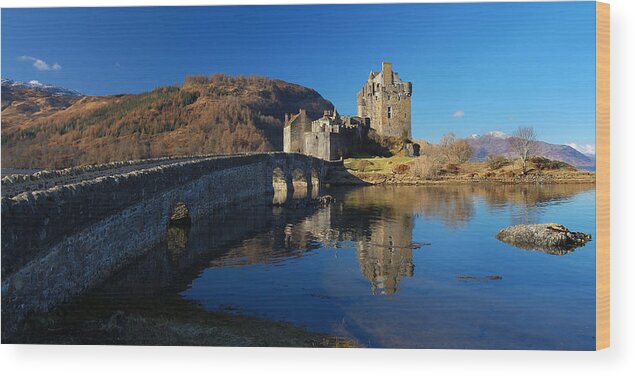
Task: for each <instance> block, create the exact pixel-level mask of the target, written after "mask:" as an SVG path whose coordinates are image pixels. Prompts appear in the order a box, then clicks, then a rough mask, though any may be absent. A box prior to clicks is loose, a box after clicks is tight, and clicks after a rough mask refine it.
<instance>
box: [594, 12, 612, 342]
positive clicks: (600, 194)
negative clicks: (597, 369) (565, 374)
mask: <svg viewBox="0 0 635 376" xmlns="http://www.w3.org/2000/svg"><path fill="white" fill-rule="evenodd" d="M595 15H596V18H595V48H596V49H595V57H596V59H595V62H596V66H595V116H596V118H595V121H596V124H595V132H596V133H595V142H596V159H597V160H596V201H595V210H596V213H595V215H596V238H597V239H596V261H595V262H596V266H595V336H596V337H595V338H596V340H595V348H596V350H600V349H604V348H607V347H609V346H610V337H611V330H610V312H611V310H610V306H611V299H610V179H611V174H610V130H609V129H610V128H609V124H610V77H611V76H610V7H609V4H605V3H599V2H596V8H595Z"/></svg>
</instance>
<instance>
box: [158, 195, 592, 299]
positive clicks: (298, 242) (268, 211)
mask: <svg viewBox="0 0 635 376" xmlns="http://www.w3.org/2000/svg"><path fill="white" fill-rule="evenodd" d="M588 189H593V186H592V185H591V186H583V185H552V186H520V187H519V186H497V187H487V186H447V187H446V186H439V187H412V189H407V190H403V189H399V188H397V187H360V188H354V189H351V188H347V189H331V190H329V192H328V193H330V194H332V195H333V196H334V197H335V202H334V203H332V204H331V205H329V206H326V207H319V208H318V207H315V206H313V205H310V204H306V200H304V201H303V199H304V198H306V197H305V196H303V190H302V187H296V189H295V191H294V194H293V199H292V200H289V202H287V203H286V205H276V206H273V207H272V206H271V205H266V204H264V203H263V204H262V205H254V204H253V203H251V205H250V206H249V207H244V208H241V207H237V208H233V209H232V210H231V211H229V212H227V213H224V214H222V218H216V219H215V220H214V221H212V220H211V219H210V223H208V224H205V223H203V224H199V225H196V226H194V227H193V228H170V230H169V232H168V241H167V251H168V253H169V254H170V257H169V258H170V259H171V260H172V263H175V264H183V265H189V266H188V267H187V268H186V269H189V270H191V266H192V265H191V264H192V263H193V264H198V267H197V268H196V269H199V268H205V269H206V268H216V267H225V266H232V265H248V264H256V263H264V264H275V263H277V262H282V261H286V260H288V259H289V258H293V257H302V256H304V255H306V254H307V253H310V252H313V251H314V250H316V249H318V248H326V249H329V248H330V249H335V250H337V249H344V248H345V249H350V248H354V249H355V252H356V254H357V261H358V263H359V267H360V271H361V274H362V275H363V276H364V277H365V278H366V279H368V281H369V283H370V289H371V291H372V293H373V294H394V293H396V292H397V291H398V288H399V284H400V281H401V280H402V279H404V278H408V277H412V276H413V275H414V273H415V265H414V263H413V252H425V248H426V245H425V244H416V243H413V235H412V234H413V230H414V223H415V218H416V217H417V216H422V217H434V218H436V219H441V221H442V223H443V224H444V225H445V226H447V227H451V228H461V227H462V226H465V225H466V224H467V223H468V222H469V221H470V219H471V218H472V216H473V215H474V212H475V205H476V203H477V202H481V203H482V204H483V205H485V206H486V207H487V208H488V209H489V210H496V209H497V208H500V207H503V206H507V207H511V209H512V210H511V211H506V213H509V215H511V216H512V218H511V221H512V222H516V223H521V222H531V221H532V218H535V217H537V216H538V215H539V214H540V210H541V206H542V205H541V203H546V202H551V201H557V200H566V199H567V198H568V197H571V196H573V195H575V194H576V193H579V192H581V191H584V190H588ZM313 191H314V192H316V190H315V189H314V190H313ZM304 195H306V191H304ZM284 198H285V193H284V192H282V193H281V192H276V198H275V200H276V202H277V203H278V204H279V203H281V202H283V201H285V199H284ZM219 219H220V220H219ZM212 222H214V223H212ZM193 233H196V234H194V236H192V235H193ZM188 238H193V239H198V241H197V244H189V243H188ZM201 239H202V240H201ZM186 260H189V262H188V261H186ZM196 260H198V262H197V261H196ZM203 260H204V261H203ZM201 261H203V263H201ZM174 266H176V265H174ZM170 274H172V273H170Z"/></svg>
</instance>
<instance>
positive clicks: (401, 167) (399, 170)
mask: <svg viewBox="0 0 635 376" xmlns="http://www.w3.org/2000/svg"><path fill="white" fill-rule="evenodd" d="M408 171H410V166H408V165H407V164H398V165H396V166H395V167H393V168H392V172H393V174H399V175H401V174H405V173H406V172H408Z"/></svg>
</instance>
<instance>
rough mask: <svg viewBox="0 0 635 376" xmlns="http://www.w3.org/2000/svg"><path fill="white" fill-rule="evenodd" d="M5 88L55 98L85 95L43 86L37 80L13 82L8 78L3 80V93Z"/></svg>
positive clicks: (47, 85)
mask: <svg viewBox="0 0 635 376" xmlns="http://www.w3.org/2000/svg"><path fill="white" fill-rule="evenodd" d="M5 88H6V89H8V88H20V89H36V90H39V91H41V92H43V93H46V94H48V95H51V96H54V97H59V96H65V95H69V96H76V97H81V96H83V94H82V93H80V92H78V91H75V90H70V89H65V88H62V87H59V86H55V85H49V84H43V83H41V82H39V81H37V80H31V81H29V82H19V81H13V80H9V79H7V78H3V79H2V89H3V91H4V90H5ZM3 94H4V92H3Z"/></svg>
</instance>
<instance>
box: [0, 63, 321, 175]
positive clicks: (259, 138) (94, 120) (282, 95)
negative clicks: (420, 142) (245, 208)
mask: <svg viewBox="0 0 635 376" xmlns="http://www.w3.org/2000/svg"><path fill="white" fill-rule="evenodd" d="M8 82H9V81H7V84H6V85H5V81H4V80H3V82H2V167H3V168H7V167H12V168H63V167H68V166H74V165H80V164H92V163H105V162H111V161H119V160H129V159H140V158H150V157H161V156H170V155H184V154H223V153H236V152H247V151H269V150H282V127H283V121H284V114H285V112H289V113H290V112H297V111H298V109H299V108H305V109H306V110H307V112H308V113H309V115H310V116H312V117H318V116H319V115H321V114H322V111H323V110H325V109H330V108H333V104H332V103H331V102H329V101H327V100H325V99H324V98H322V96H321V95H320V94H319V93H318V92H316V91H315V90H312V89H309V88H306V87H303V86H300V85H296V84H292V83H288V82H285V81H281V80H273V79H268V78H264V77H243V76H240V77H231V76H226V75H223V74H214V75H212V76H190V77H186V79H185V82H184V83H183V84H182V85H180V86H169V87H159V88H157V89H155V90H152V91H149V92H146V93H141V94H122V95H110V96H102V97H99V96H79V95H77V94H75V93H73V94H72V95H71V94H68V93H67V94H62V92H61V91H53V92H52V91H51V90H43V88H40V87H37V85H35V86H33V85H31V86H28V85H26V86H25V85H14V84H11V85H9V84H8ZM11 82H12V83H13V81H11ZM5 92H6V93H7V94H5ZM5 95H6V101H5Z"/></svg>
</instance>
